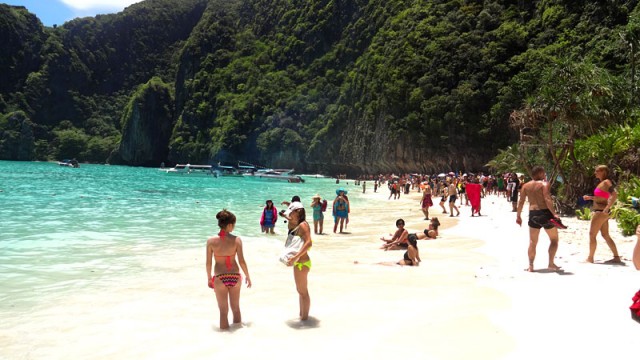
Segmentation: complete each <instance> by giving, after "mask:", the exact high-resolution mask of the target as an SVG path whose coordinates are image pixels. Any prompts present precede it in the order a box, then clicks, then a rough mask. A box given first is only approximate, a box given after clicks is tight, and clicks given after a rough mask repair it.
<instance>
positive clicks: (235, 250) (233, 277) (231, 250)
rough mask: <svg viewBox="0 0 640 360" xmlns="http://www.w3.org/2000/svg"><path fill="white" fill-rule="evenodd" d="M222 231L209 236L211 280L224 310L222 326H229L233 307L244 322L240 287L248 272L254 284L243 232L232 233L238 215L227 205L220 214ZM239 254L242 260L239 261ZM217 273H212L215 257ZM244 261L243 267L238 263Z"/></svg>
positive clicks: (236, 318)
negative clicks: (238, 234)
mask: <svg viewBox="0 0 640 360" xmlns="http://www.w3.org/2000/svg"><path fill="white" fill-rule="evenodd" d="M216 219H218V226H219V227H220V232H219V233H218V236H213V237H211V238H209V239H208V240H207V261H206V265H205V267H206V271H207V282H208V285H209V287H210V288H212V289H213V290H214V291H215V294H216V299H217V301H218V309H219V310H220V329H228V328H229V319H228V317H227V316H228V314H229V307H231V312H232V313H233V323H234V324H240V323H241V321H242V316H241V314H240V288H241V285H242V275H240V268H242V272H243V273H244V276H245V283H246V284H247V287H248V288H250V287H251V278H250V277H249V270H248V268H247V264H246V262H245V261H244V254H243V252H242V240H241V239H240V237H239V236H235V235H233V234H231V232H232V231H233V229H235V226H236V216H235V215H234V214H233V213H231V212H230V211H227V210H226V209H224V210H222V211H220V212H219V213H218V214H216ZM236 257H237V259H238V261H237V262H236ZM214 259H215V265H214V266H213V272H214V275H213V276H211V268H212V263H213V260H214ZM238 264H240V266H239V267H240V268H239V267H238Z"/></svg>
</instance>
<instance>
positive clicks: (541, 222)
mask: <svg viewBox="0 0 640 360" xmlns="http://www.w3.org/2000/svg"><path fill="white" fill-rule="evenodd" d="M551 219H553V215H552V214H551V211H550V210H549V209H544V210H529V223H528V224H529V227H531V228H534V229H540V228H545V229H551V228H552V227H553V224H552V223H551V222H549V220H551Z"/></svg>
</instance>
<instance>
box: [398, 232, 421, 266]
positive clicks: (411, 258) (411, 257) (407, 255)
mask: <svg viewBox="0 0 640 360" xmlns="http://www.w3.org/2000/svg"><path fill="white" fill-rule="evenodd" d="M417 240H418V238H417V236H416V234H410V235H409V236H408V237H407V242H408V246H407V251H405V252H404V257H403V259H402V260H400V261H398V263H397V264H398V265H408V266H418V265H420V261H422V260H421V259H420V252H418V241H417Z"/></svg>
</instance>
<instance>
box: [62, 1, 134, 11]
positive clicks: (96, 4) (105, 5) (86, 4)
mask: <svg viewBox="0 0 640 360" xmlns="http://www.w3.org/2000/svg"><path fill="white" fill-rule="evenodd" d="M61 1H62V2H63V3H64V4H65V5H67V6H69V7H70V8H72V9H73V10H76V11H83V12H84V11H89V10H104V9H112V10H117V11H120V10H122V9H124V8H126V7H127V6H129V5H131V4H135V3H138V2H141V1H142V0H61Z"/></svg>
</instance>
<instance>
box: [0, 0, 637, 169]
mask: <svg viewBox="0 0 640 360" xmlns="http://www.w3.org/2000/svg"><path fill="white" fill-rule="evenodd" d="M637 5H638V1H622V0H612V1H606V2H603V1H596V0H591V1H584V2H580V3H577V2H574V1H568V0H540V1H513V0H488V1H482V2H478V1H468V0H418V1H411V2H407V1H401V0H385V1H383V0H349V1H347V0H305V1H302V0H270V1H266V0H189V1H178V0H147V1H144V2H141V3H138V4H135V5H132V6H130V7H129V8H127V9H126V10H125V11H124V12H122V13H119V14H114V15H105V16H98V17H96V18H83V19H76V20H73V21H70V22H68V23H66V24H64V25H63V26H59V27H57V28H55V29H51V28H43V27H42V25H41V24H40V23H39V21H37V19H36V18H35V17H33V16H31V15H29V14H28V13H27V12H26V11H25V10H24V9H19V8H15V7H8V6H4V5H2V6H0V30H3V31H6V32H7V33H8V34H9V36H10V38H11V39H14V40H12V42H10V44H9V45H8V46H5V47H3V49H2V50H0V51H2V52H3V53H2V54H0V55H1V56H0V58H1V59H3V60H2V61H3V62H0V73H2V74H6V73H10V74H9V75H5V76H10V77H8V78H7V83H6V85H5V83H4V82H3V87H1V88H0V113H5V114H8V113H10V112H14V111H19V110H20V111H23V112H24V113H25V115H26V117H27V118H28V119H29V121H31V122H32V123H33V129H34V130H33V133H34V144H36V145H35V150H34V152H33V154H34V155H33V156H37V157H38V158H42V157H47V156H49V157H50V156H57V155H59V154H60V146H61V144H62V143H64V141H63V140H65V139H67V140H70V139H76V140H77V141H75V140H74V141H70V143H72V144H73V143H83V141H84V143H86V144H87V145H86V146H84V147H82V146H80V147H79V148H78V149H79V150H78V151H81V152H80V153H78V154H75V156H76V157H78V159H81V157H83V158H82V159H81V160H89V161H105V160H106V158H107V156H105V155H104V154H105V151H102V150H101V149H103V148H104V147H107V148H110V149H111V150H114V149H116V148H118V149H119V150H118V153H120V155H123V154H122V153H121V152H122V150H123V144H125V145H126V144H128V146H134V145H132V144H140V143H145V144H147V143H146V142H145V141H143V139H139V138H136V137H137V136H143V135H140V134H152V133H153V132H152V131H150V130H151V128H152V127H153V126H155V125H154V123H153V122H151V121H145V122H144V124H146V125H144V126H145V127H148V128H145V129H143V130H142V131H138V132H128V130H126V129H125V128H123V127H122V126H121V124H120V119H123V118H125V119H129V118H131V117H130V116H129V115H128V114H129V113H130V110H131V102H132V101H133V99H139V97H137V95H136V94H134V92H135V91H136V89H139V88H138V86H139V85H141V84H147V82H148V81H149V80H150V79H151V78H153V77H157V78H158V80H157V81H159V82H162V83H163V84H166V86H168V87H171V88H172V91H171V93H173V94H175V95H171V96H169V97H162V98H163V99H166V101H167V102H169V104H167V109H170V111H168V112H164V113H163V114H164V115H162V117H163V120H162V121H161V122H160V123H162V124H167V123H169V124H171V125H172V126H173V128H172V129H171V134H170V136H169V138H168V139H167V141H166V144H165V142H164V140H163V141H158V142H154V143H152V144H149V145H150V146H151V147H154V148H153V149H151V148H148V149H145V150H144V153H145V154H146V155H145V159H142V158H137V157H134V158H135V159H136V160H133V159H134V158H132V157H128V156H125V157H121V158H119V159H120V160H121V161H122V162H123V163H128V164H145V165H152V164H153V162H155V161H157V160H160V158H159V157H158V156H161V155H158V154H165V155H164V156H166V158H164V159H162V160H165V161H168V162H183V161H184V162H186V161H189V162H191V163H197V162H209V161H235V160H246V161H252V162H257V163H261V164H264V165H271V166H295V167H296V168H297V169H299V170H308V171H327V172H330V171H331V172H333V171H350V172H369V173H374V172H380V171H414V170H415V171H427V172H431V171H435V170H443V169H445V170H446V169H451V170H463V169H464V170H477V169H480V168H482V167H483V166H484V164H486V163H487V161H489V160H491V159H492V158H493V157H494V156H495V155H496V154H498V153H499V151H500V149H505V148H506V147H507V146H509V145H511V144H513V143H515V142H516V141H518V140H519V132H518V129H517V128H514V127H512V126H510V125H511V124H510V121H509V119H510V116H511V115H512V112H513V111H514V110H522V109H524V108H526V104H532V105H535V106H537V107H540V106H542V105H541V103H540V102H537V103H536V102H535V101H534V99H536V98H537V99H542V97H540V94H542V93H543V92H544V91H546V90H544V89H549V86H548V85H549V84H547V83H545V82H553V81H554V80H555V79H554V78H552V77H551V78H549V77H548V76H547V77H545V74H550V73H551V71H552V69H553V68H554V67H555V66H556V64H557V63H558V62H560V63H562V62H568V63H575V64H589V66H592V68H593V69H596V70H597V72H598V73H599V74H601V76H600V78H601V79H605V78H609V79H612V80H611V83H620V84H622V85H621V87H619V88H615V89H614V91H616V92H618V91H623V92H625V94H617V93H612V95H613V98H614V99H617V100H619V103H617V106H618V107H620V108H621V109H620V110H624V111H622V112H621V115H620V116H619V117H616V119H613V120H612V121H611V122H608V123H607V125H609V124H618V123H621V122H624V123H629V124H632V123H633V121H634V120H633V119H634V116H633V114H634V113H635V108H634V106H636V105H635V99H637V94H636V95H634V94H633V93H634V91H635V90H634V89H635V57H634V56H635V52H636V51H637V44H638V39H640V31H639V30H638V29H639V28H640V27H638V26H636V25H634V24H638V23H639V22H640V18H639V16H638V10H637ZM25 59H27V60H28V61H27V60H25ZM16 64H20V66H21V67H16ZM12 69H14V70H12ZM9 70H11V71H9ZM630 74H631V75H630ZM629 79H631V80H629ZM587 85H589V84H587ZM163 86H164V85H163ZM163 93H166V91H165V90H163ZM156 95H158V93H156ZM561 95H562V94H560V93H558V96H561ZM569 95H571V94H569ZM626 99H628V100H627V101H626V102H625V100H626ZM569 105H570V104H569ZM140 109H142V108H140ZM158 109H159V108H158V107H153V108H152V109H146V110H141V111H143V112H145V113H143V114H140V116H141V117H140V118H146V119H151V118H153V117H154V116H155V115H153V114H157V112H155V111H158ZM581 109H582V108H581ZM584 109H586V108H584ZM146 111H150V112H149V113H146ZM168 113H171V114H172V115H171V116H172V119H171V121H168V120H166V119H165V118H164V117H165V115H166V114H168ZM583 113H584V114H587V112H583ZM590 114H591V115H589V116H592V115H593V114H592V113H590ZM585 116H586V115H585ZM567 119H569V118H567V117H563V118H558V120H557V121H556V122H555V123H554V122H552V123H554V124H557V123H558V122H559V121H566V120H567ZM61 124H62V125H64V126H61ZM157 124H159V123H156V125H157ZM163 126H164V125H163ZM569 128H570V127H565V128H564V129H569ZM593 130H594V131H593V132H591V133H579V134H578V133H576V134H574V135H575V136H574V138H575V140H576V141H578V140H580V139H582V138H583V137H586V136H589V135H593V134H597V133H598V129H597V128H594V129H593ZM0 131H2V129H0ZM558 131H559V132H558V133H557V134H556V136H560V137H561V136H564V134H566V133H563V131H565V130H562V129H559V130H558ZM72 134H73V135H74V136H71V135H72ZM127 134H128V135H127ZM145 136H146V135H145ZM163 136H164V135H163ZM125 137H126V138H125ZM97 139H100V140H101V143H100V144H98V145H95V146H94V147H93V149H97V150H92V151H89V146H88V144H89V143H91V142H92V141H94V142H95V141H97ZM121 139H122V140H121ZM118 144H120V145H118ZM155 147H160V148H155ZM82 149H84V150H82ZM128 152H129V153H131V149H130V150H129V151H128ZM9 153H15V151H14V152H9ZM152 153H153V154H156V155H151V154H152ZM504 153H505V154H506V153H508V152H504ZM69 156H71V155H69ZM6 158H10V157H6ZM112 159H118V158H117V157H115V156H114V157H112ZM567 176H569V175H567Z"/></svg>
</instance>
